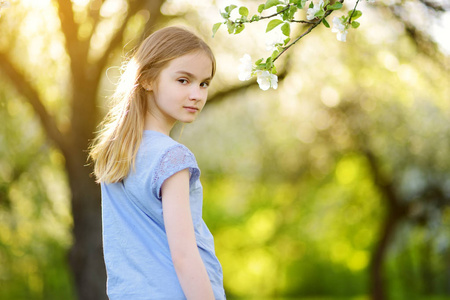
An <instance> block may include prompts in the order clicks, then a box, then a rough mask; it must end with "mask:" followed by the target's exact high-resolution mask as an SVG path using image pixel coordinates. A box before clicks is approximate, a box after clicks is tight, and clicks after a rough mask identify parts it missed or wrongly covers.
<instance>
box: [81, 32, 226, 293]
mask: <svg viewBox="0 0 450 300" xmlns="http://www.w3.org/2000/svg"><path fill="white" fill-rule="evenodd" d="M214 73H215V59H214V56H213V53H212V52H211V49H210V48H209V47H208V45H206V43H205V42H204V41H202V40H201V39H200V38H198V37H197V36H196V35H194V34H193V33H191V32H189V31H187V30H185V29H182V28H177V27H168V28H164V29H161V30H158V31H156V32H155V33H153V34H152V35H151V36H149V37H148V38H147V39H145V40H144V41H143V43H142V44H141V45H140V47H139V48H138V49H137V51H136V53H135V54H134V56H133V58H132V59H131V60H130V61H129V62H128V64H127V67H126V70H125V72H124V73H123V75H122V78H121V81H120V82H119V86H118V89H117V91H116V93H115V97H114V98H115V99H116V100H117V103H116V104H115V106H114V107H113V108H112V110H111V111H110V112H109V113H108V115H107V116H106V119H105V121H104V122H103V129H102V130H101V131H100V134H99V136H98V137H97V138H96V139H95V140H94V143H93V146H92V148H91V152H90V156H91V157H92V159H93V161H94V163H95V167H94V173H95V176H96V178H97V181H98V182H100V183H101V189H102V221H103V248H104V250H103V251H104V257H105V264H106V270H107V274H108V281H107V293H108V296H109V298H110V299H111V300H114V299H127V300H129V299H132V300H140V299H167V300H177V299H186V298H187V299H201V300H205V299H225V293H224V290H223V283H222V268H221V266H220V263H219V261H218V259H217V257H216V255H215V252H214V241H213V237H212V235H211V233H210V231H209V230H208V228H207V226H206V224H205V223H204V221H203V220H202V201H203V200H202V186H201V184H200V180H199V177H200V170H199V168H198V166H197V162H196V160H195V157H194V155H193V154H192V153H191V152H190V151H189V150H188V149H187V148H186V147H185V146H183V145H181V144H179V143H177V142H175V141H174V140H172V139H171V138H170V137H169V133H170V131H171V129H172V128H173V126H174V124H175V122H177V121H181V122H186V123H190V122H193V121H194V120H195V118H196V117H197V115H198V114H199V113H200V111H201V110H202V108H203V106H204V105H205V102H206V97H207V94H208V86H209V83H210V81H211V80H212V78H213V76H214Z"/></svg>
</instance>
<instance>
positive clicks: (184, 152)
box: [152, 144, 200, 199]
mask: <svg viewBox="0 0 450 300" xmlns="http://www.w3.org/2000/svg"><path fill="white" fill-rule="evenodd" d="M184 169H189V173H190V182H193V180H196V179H198V178H199V177H200V170H199V168H198V166H197V161H196V160H195V156H194V154H193V153H192V152H191V151H190V150H189V149H188V148H186V147H185V146H183V145H181V144H180V145H175V146H173V147H171V148H169V149H167V150H166V152H165V153H164V154H163V155H162V157H161V159H160V161H159V162H158V164H157V167H156V169H155V176H154V177H153V182H152V185H153V186H156V191H155V192H156V195H157V197H158V199H161V186H162V184H163V183H164V181H165V180H166V179H167V178H169V177H170V176H172V175H173V174H175V173H177V172H179V171H181V170H184Z"/></svg>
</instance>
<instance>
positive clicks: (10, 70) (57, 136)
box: [0, 52, 68, 152]
mask: <svg viewBox="0 0 450 300" xmlns="http://www.w3.org/2000/svg"><path fill="white" fill-rule="evenodd" d="M0 70H1V71H2V72H3V73H4V74H5V76H6V78H8V79H9V80H10V81H11V83H12V84H13V86H14V87H15V88H16V90H17V92H18V93H19V94H21V95H22V96H23V97H24V98H25V99H26V100H27V101H28V102H29V103H30V104H31V106H32V107H33V109H34V111H35V112H36V114H37V115H38V116H39V119H40V121H41V124H42V126H43V127H44V130H45V131H46V132H47V134H48V136H49V137H50V139H52V140H53V141H54V142H55V143H56V144H57V146H58V147H59V148H60V149H61V150H62V151H63V152H64V151H66V150H67V148H68V147H67V140H66V138H65V137H64V135H63V134H62V133H61V131H59V129H58V127H57V125H56V122H55V119H54V118H53V117H52V116H51V115H50V114H49V112H48V111H47V109H46V108H45V106H44V104H43V103H42V101H41V99H40V97H39V94H38V92H37V91H36V90H35V89H34V87H32V86H31V85H30V84H29V83H28V81H27V80H26V78H25V76H24V74H23V73H22V72H20V71H19V70H18V69H17V68H16V67H14V65H13V64H12V63H11V61H10V59H9V58H8V56H7V55H5V54H4V53H2V52H0Z"/></svg>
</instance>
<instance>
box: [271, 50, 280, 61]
mask: <svg viewBox="0 0 450 300" xmlns="http://www.w3.org/2000/svg"><path fill="white" fill-rule="evenodd" d="M278 54H280V52H279V51H278V50H275V51H273V52H272V55H271V56H270V57H272V59H275V57H277V55H278Z"/></svg>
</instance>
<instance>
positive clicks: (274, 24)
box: [266, 19, 283, 32]
mask: <svg viewBox="0 0 450 300" xmlns="http://www.w3.org/2000/svg"><path fill="white" fill-rule="evenodd" d="M282 23H283V21H281V20H279V19H275V20H272V21H270V22H269V24H267V28H266V32H269V31H271V30H272V29H274V28H275V27H277V26H278V25H280V24H282Z"/></svg>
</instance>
